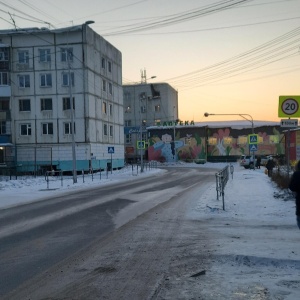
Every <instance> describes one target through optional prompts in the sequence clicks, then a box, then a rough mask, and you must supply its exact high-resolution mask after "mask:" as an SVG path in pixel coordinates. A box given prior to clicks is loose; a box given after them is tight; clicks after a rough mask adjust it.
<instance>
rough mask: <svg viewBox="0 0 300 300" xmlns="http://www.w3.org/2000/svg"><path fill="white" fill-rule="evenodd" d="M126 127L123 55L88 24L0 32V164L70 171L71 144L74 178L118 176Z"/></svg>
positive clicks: (28, 169) (33, 169)
mask: <svg viewBox="0 0 300 300" xmlns="http://www.w3.org/2000/svg"><path fill="white" fill-rule="evenodd" d="M72 105H73V111H72ZM72 112H73V117H72ZM72 121H74V122H73V123H72ZM123 126H124V108H123V92H122V55H121V52H120V51H119V50H118V49H116V48H115V47H114V46H112V45H111V44H110V43H108V42H107V41H106V40H105V39H103V38H102V37H101V36H100V35H98V34H97V33H96V32H94V31H93V30H92V29H91V28H90V27H89V26H88V24H83V25H80V26H72V27H68V28H63V29H55V30H49V29H45V28H42V29H38V28H27V29H23V30H18V31H16V30H1V31H0V128H1V130H0V164H3V165H8V164H10V165H15V166H17V167H18V168H19V169H20V171H22V170H23V171H25V170H26V171H36V170H37V169H40V168H43V169H49V168H51V169H57V170H63V171H68V170H72V163H73V160H74V156H73V157H72V145H73V146H74V143H75V153H76V170H77V171H82V170H89V169H90V168H93V169H99V168H101V169H105V168H106V167H109V168H121V167H123V166H124V129H123V128H124V127H123ZM73 139H74V140H73ZM72 143H73V144H72Z"/></svg>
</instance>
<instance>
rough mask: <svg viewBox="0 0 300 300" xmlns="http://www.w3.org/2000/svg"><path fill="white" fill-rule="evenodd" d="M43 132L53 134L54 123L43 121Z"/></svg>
mask: <svg viewBox="0 0 300 300" xmlns="http://www.w3.org/2000/svg"><path fill="white" fill-rule="evenodd" d="M42 126H43V134H53V123H43V124H42Z"/></svg>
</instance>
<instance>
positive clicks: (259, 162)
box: [256, 156, 261, 169]
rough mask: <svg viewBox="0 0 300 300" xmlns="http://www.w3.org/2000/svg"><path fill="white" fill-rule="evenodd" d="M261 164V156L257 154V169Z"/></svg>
mask: <svg viewBox="0 0 300 300" xmlns="http://www.w3.org/2000/svg"><path fill="white" fill-rule="evenodd" d="M260 164H261V157H260V156H257V159H256V168H257V169H260Z"/></svg>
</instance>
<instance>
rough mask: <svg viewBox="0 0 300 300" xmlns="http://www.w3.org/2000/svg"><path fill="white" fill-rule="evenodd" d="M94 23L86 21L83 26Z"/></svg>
mask: <svg viewBox="0 0 300 300" xmlns="http://www.w3.org/2000/svg"><path fill="white" fill-rule="evenodd" d="M94 23H95V21H92V20H89V21H86V22H85V23H84V25H91V24H94Z"/></svg>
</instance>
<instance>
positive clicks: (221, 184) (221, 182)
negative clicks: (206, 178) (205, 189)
mask: <svg viewBox="0 0 300 300" xmlns="http://www.w3.org/2000/svg"><path fill="white" fill-rule="evenodd" d="M230 172H231V174H232V176H233V166H232V165H231V166H230ZM228 179H229V166H226V167H225V168H223V169H222V170H221V171H219V172H218V173H216V190H217V200H219V196H222V202H223V210H225V200H224V189H225V186H226V183H227V182H228Z"/></svg>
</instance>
